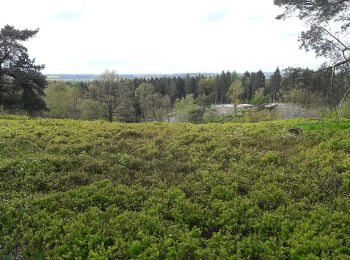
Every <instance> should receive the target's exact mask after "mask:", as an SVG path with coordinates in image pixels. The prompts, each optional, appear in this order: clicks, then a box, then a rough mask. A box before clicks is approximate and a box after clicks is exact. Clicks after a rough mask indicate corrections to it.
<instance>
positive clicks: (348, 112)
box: [339, 98, 350, 119]
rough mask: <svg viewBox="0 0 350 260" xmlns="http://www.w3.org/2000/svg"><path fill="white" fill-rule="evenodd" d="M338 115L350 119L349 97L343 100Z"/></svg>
mask: <svg viewBox="0 0 350 260" xmlns="http://www.w3.org/2000/svg"><path fill="white" fill-rule="evenodd" d="M339 112H340V116H342V117H345V118H348V119H350V99H349V98H348V99H347V101H345V102H344V104H343V105H342V107H341V108H340V111H339Z"/></svg>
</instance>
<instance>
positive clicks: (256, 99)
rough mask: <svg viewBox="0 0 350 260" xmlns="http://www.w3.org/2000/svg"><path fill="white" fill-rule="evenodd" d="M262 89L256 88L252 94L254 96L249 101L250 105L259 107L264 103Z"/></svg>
mask: <svg viewBox="0 0 350 260" xmlns="http://www.w3.org/2000/svg"><path fill="white" fill-rule="evenodd" d="M264 91H265V90H264V88H258V89H257V90H256V91H255V93H254V96H253V98H252V100H251V103H252V104H253V105H256V106H259V105H262V104H264V103H265V102H266V97H265V95H264Z"/></svg>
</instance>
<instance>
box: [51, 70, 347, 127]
mask: <svg viewBox="0 0 350 260" xmlns="http://www.w3.org/2000/svg"><path fill="white" fill-rule="evenodd" d="M315 75H317V76H315ZM331 78H332V77H331V72H328V71H323V72H320V73H317V74H315V72H314V71H312V70H309V69H302V68H287V69H285V70H283V71H282V72H281V71H280V70H279V68H277V69H276V71H275V72H274V73H273V75H272V76H271V77H270V78H269V79H266V77H265V75H264V73H263V72H262V71H257V72H245V73H244V74H243V75H240V74H238V73H237V72H230V71H226V72H225V71H223V72H222V73H220V74H217V75H216V76H211V77H205V76H203V75H198V76H189V75H187V76H186V77H184V78H181V77H166V76H164V77H155V78H148V79H146V78H137V79H121V78H120V77H119V76H118V75H117V74H115V73H114V72H113V71H106V72H105V73H103V74H102V75H101V77H100V78H99V79H98V80H95V81H93V82H79V83H70V82H62V81H51V82H49V84H48V87H47V89H46V92H45V94H46V96H45V102H46V104H47V108H48V111H47V113H46V114H47V115H48V116H51V117H58V118H75V119H80V118H81V119H88V120H93V119H106V120H108V121H121V122H141V121H166V120H167V121H169V120H170V118H171V116H174V115H175V114H177V115H178V114H179V113H187V114H189V115H187V118H188V116H191V113H192V115H194V117H196V116H197V114H201V113H203V110H204V109H205V108H207V107H209V106H210V105H212V104H227V103H233V104H235V105H237V104H240V103H250V104H254V105H261V104H264V103H271V102H293V103H299V104H301V105H303V106H318V107H325V108H332V107H335V106H336V105H337V104H338V103H339V102H340V100H341V99H342V97H343V95H344V93H345V92H346V83H347V77H346V74H345V73H338V74H337V75H336V76H335V77H334V79H333V82H332V84H331V82H330V81H331ZM178 116H180V117H182V118H184V117H186V115H185V116H184V115H178ZM185 121H186V120H185ZM190 121H191V120H190ZM192 121H196V119H194V120H192Z"/></svg>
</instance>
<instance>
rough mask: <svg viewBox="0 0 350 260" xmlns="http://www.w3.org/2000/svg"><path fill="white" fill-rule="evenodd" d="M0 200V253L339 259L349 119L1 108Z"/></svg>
mask: <svg viewBox="0 0 350 260" xmlns="http://www.w3.org/2000/svg"><path fill="white" fill-rule="evenodd" d="M289 127H300V128H302V129H303V133H302V134H301V135H299V136H295V135H293V134H291V133H289V132H288V131H287V130H286V129H288V128H289ZM0 202H1V203H0V212H1V214H0V258H1V256H3V257H7V256H10V255H12V256H14V254H17V255H21V256H22V257H26V256H27V257H31V258H34V259H40V258H44V257H45V258H57V257H63V258H69V259H71V258H75V257H78V258H84V259H86V258H93V259H96V258H101V259H106V258H108V257H109V258H110V259H115V258H140V259H145V258H151V259H154V258H161V259H164V258H175V259H178V258H185V259H188V258H190V259H191V258H192V259H193V258H209V259H212V258H215V257H216V258H228V257H233V258H248V257H251V258H297V257H306V256H308V257H310V258H318V257H339V258H350V232H349V230H350V219H349V215H350V123H348V122H343V123H341V124H340V125H336V124H333V123H325V124H320V123H318V122H315V121H306V120H293V121H283V122H282V121H281V122H272V123H261V124H244V125H241V124H223V125H219V124H209V125H191V124H170V125H169V124H120V123H107V122H99V121H98V122H85V121H73V120H48V119H25V118H18V117H14V118H2V119H0Z"/></svg>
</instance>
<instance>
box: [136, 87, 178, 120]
mask: <svg viewBox="0 0 350 260" xmlns="http://www.w3.org/2000/svg"><path fill="white" fill-rule="evenodd" d="M136 97H137V98H138V101H139V103H140V106H141V110H142V116H143V120H144V121H152V120H156V121H158V122H160V121H163V119H164V117H167V118H168V119H169V113H170V107H171V100H170V98H169V96H165V97H164V96H163V95H161V94H160V93H158V92H156V91H155V88H154V86H153V84H151V83H141V84H140V86H138V88H137V89H136Z"/></svg>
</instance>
